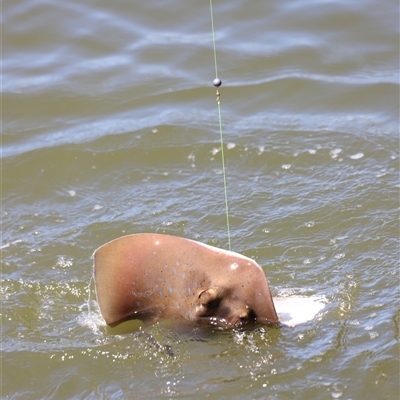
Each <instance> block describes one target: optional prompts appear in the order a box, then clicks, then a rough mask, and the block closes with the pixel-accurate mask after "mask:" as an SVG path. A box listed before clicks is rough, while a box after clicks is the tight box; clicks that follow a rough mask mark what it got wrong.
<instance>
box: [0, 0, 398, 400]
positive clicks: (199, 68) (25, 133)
mask: <svg viewBox="0 0 400 400" xmlns="http://www.w3.org/2000/svg"><path fill="white" fill-rule="evenodd" d="M398 14H399V11H398V2H395V1H392V0H389V1H385V2H376V1H367V0H362V1H358V2H348V1H336V2H329V1H323V0H317V1H313V2H309V1H305V0H298V1H276V0H273V1H268V2H266V1H252V2H244V1H241V0H235V1H234V2H232V1H229V2H228V1H215V2H214V23H215V29H216V39H217V42H216V45H217V57H218V72H219V77H220V78H221V79H222V80H223V86H222V87H221V100H222V104H221V111H222V119H223V130H224V139H225V142H226V151H225V157H226V162H225V164H226V168H227V186H228V188H227V189H228V197H229V206H230V216H231V219H230V224H231V235H232V248H233V250H235V251H237V252H240V253H243V254H245V255H246V256H249V257H252V258H255V259H256V260H257V262H258V263H259V264H260V265H262V266H263V268H264V270H265V272H266V273H267V275H268V278H269V281H270V284H271V286H272V289H273V294H274V296H275V297H276V298H278V299H279V298H282V297H285V296H291V295H303V296H306V297H311V296H320V297H321V298H323V299H324V302H325V303H326V304H325V308H324V310H323V312H321V313H320V314H319V315H318V316H317V317H316V318H314V319H313V320H312V321H309V322H307V323H305V324H300V325H297V326H295V327H293V328H282V329H280V330H276V329H270V330H266V329H261V328H260V329H257V330H255V331H251V332H209V331H204V332H203V331H201V332H188V331H185V330H183V331H181V330H178V331H176V329H174V328H173V327H171V326H170V325H169V324H168V323H165V324H160V325H156V326H154V327H152V328H151V329H149V332H150V333H151V334H152V335H153V336H154V338H155V339H156V340H157V341H159V342H160V343H162V344H168V345H170V346H171V347H172V348H173V351H174V353H175V358H169V357H168V356H167V355H166V354H165V353H164V352H162V351H160V349H158V348H156V347H154V346H152V345H151V343H149V341H148V340H146V339H145V338H143V337H138V336H136V335H134V334H121V335H116V334H115V332H109V331H107V330H105V329H104V328H103V327H102V326H101V324H99V322H98V320H97V314H96V313H95V311H94V310H95V304H94V302H93V293H91V296H92V297H91V300H90V301H89V292H90V290H89V283H90V278H91V268H92V261H91V259H90V257H91V255H92V253H93V251H94V250H95V249H96V248H97V247H98V246H99V245H101V244H103V243H105V242H107V241H108V240H111V239H113V238H115V237H118V236H121V235H123V234H127V233H136V232H159V233H168V234H173V235H177V236H184V237H188V238H192V239H195V240H199V241H202V242H206V243H209V244H212V245H215V246H219V247H223V248H226V247H227V234H226V224H225V206H224V198H223V196H224V192H223V186H222V175H221V158H220V152H219V125H218V114H217V108H216V104H215V89H214V88H213V86H212V80H213V79H214V77H215V72H214V60H213V52H212V41H211V24H210V10H209V3H208V2H204V3H201V2H196V1H186V2H183V1H179V2H178V1H170V2H168V3H167V2H154V1H153V2H106V1H100V2H91V1H86V2H78V1H58V2H46V1H37V0H30V1H27V0H15V1H12V2H11V1H10V2H5V3H4V4H3V22H4V23H3V53H2V78H3V79H2V92H3V95H2V100H3V101H2V200H3V202H2V262H3V265H2V277H1V280H2V282H1V299H2V387H1V391H2V398H10V399H11V398H12V399H26V398H35V399H36V398H37V399H42V398H49V399H50V398H51V399H67V398H68V399H70V398H76V399H78V398H104V399H122V398H123V399H126V398H135V399H136V398H152V399H156V398H173V399H175V398H185V399H191V398H215V399H224V398H249V399H250V398H251V399H266V398H270V399H293V398H296V399H329V398H336V399H337V398H341V399H353V400H355V399H378V398H379V399H398V398H399V276H398V271H399V223H398V216H399V214H398V207H399V194H398V191H399V32H398V31H399V29H398V28H399V15H398ZM89 305H90V306H91V310H92V311H89Z"/></svg>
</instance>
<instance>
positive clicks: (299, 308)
mask: <svg viewBox="0 0 400 400" xmlns="http://www.w3.org/2000/svg"><path fill="white" fill-rule="evenodd" d="M274 304H275V308H276V312H277V313H278V316H279V320H280V321H281V322H282V323H283V324H284V325H287V326H291V327H293V326H296V325H299V324H303V323H305V322H308V321H311V320H312V319H314V318H315V316H316V315H317V314H318V313H319V312H320V311H321V310H322V309H323V308H324V307H325V304H326V299H325V298H324V297H323V296H315V295H314V296H309V297H304V296H288V297H275V298H274Z"/></svg>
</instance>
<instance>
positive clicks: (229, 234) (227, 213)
mask: <svg viewBox="0 0 400 400" xmlns="http://www.w3.org/2000/svg"><path fill="white" fill-rule="evenodd" d="M210 13H211V31H212V40H213V48H214V65H215V79H214V80H213V85H214V86H215V87H216V88H217V105H218V118H219V135H220V140H221V158H222V176H223V178H224V193H225V213H226V227H227V230H228V249H229V250H231V233H230V229H229V211H228V193H227V189H226V174H225V156H224V141H223V137H222V118H221V95H220V92H219V87H220V86H221V84H222V81H221V79H219V78H218V68H217V51H216V49H215V33H214V17H213V8H212V0H210Z"/></svg>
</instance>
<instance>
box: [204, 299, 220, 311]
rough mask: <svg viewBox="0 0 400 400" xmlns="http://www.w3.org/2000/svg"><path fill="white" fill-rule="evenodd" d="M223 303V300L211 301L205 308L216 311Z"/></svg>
mask: <svg viewBox="0 0 400 400" xmlns="http://www.w3.org/2000/svg"><path fill="white" fill-rule="evenodd" d="M220 302H221V299H218V298H217V299H212V300H210V301H208V302H207V303H205V304H204V306H205V307H206V308H207V309H208V310H215V309H216V308H218V306H219V303H220Z"/></svg>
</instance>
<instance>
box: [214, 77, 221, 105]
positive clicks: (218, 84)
mask: <svg viewBox="0 0 400 400" xmlns="http://www.w3.org/2000/svg"><path fill="white" fill-rule="evenodd" d="M213 85H214V86H215V87H216V88H217V103H218V104H220V102H221V97H220V96H221V95H220V93H219V90H218V88H219V87H220V86H221V85H222V81H221V79H218V78H215V79H214V80H213Z"/></svg>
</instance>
